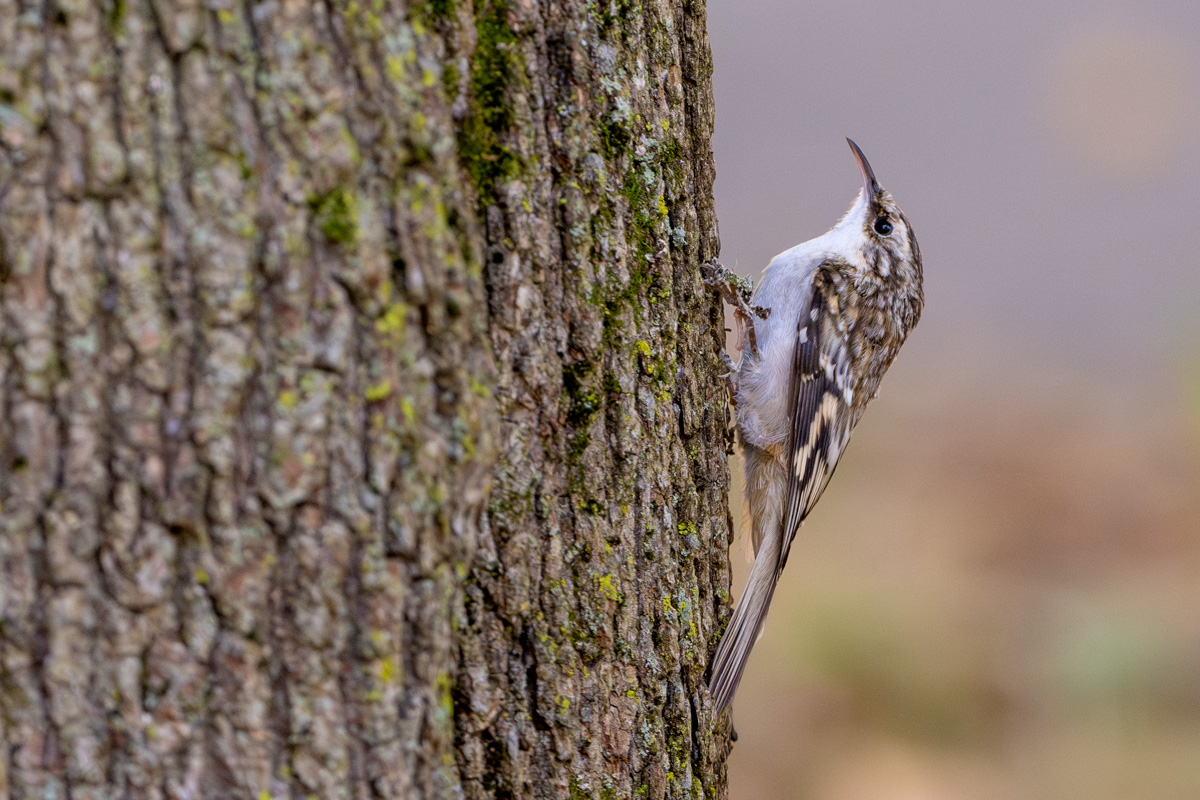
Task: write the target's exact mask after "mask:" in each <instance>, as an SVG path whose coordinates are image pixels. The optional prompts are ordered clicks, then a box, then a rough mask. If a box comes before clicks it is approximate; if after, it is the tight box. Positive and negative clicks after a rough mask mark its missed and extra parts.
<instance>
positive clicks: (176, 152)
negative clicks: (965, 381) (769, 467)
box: [0, 0, 730, 800]
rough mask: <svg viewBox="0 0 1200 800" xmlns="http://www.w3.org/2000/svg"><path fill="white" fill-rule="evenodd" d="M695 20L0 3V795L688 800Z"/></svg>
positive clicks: (701, 293) (700, 409) (705, 458)
mask: <svg viewBox="0 0 1200 800" xmlns="http://www.w3.org/2000/svg"><path fill="white" fill-rule="evenodd" d="M704 25H705V19H704V8H703V5H702V2H701V0H651V1H650V2H646V3H645V4H641V5H637V4H633V3H632V2H629V0H614V1H613V2H609V3H607V4H603V5H602V4H600V3H596V2H584V1H583V0H558V2H554V3H549V2H547V3H543V4H541V5H538V4H534V3H532V2H530V0H476V4H475V6H474V7H472V6H471V5H469V4H468V3H467V2H466V0H427V2H424V3H421V4H415V5H412V6H411V7H406V6H405V5H404V4H403V3H401V2H397V1H395V0H356V1H355V2H344V0H326V2H324V3H320V2H306V1H305V0H262V1H261V2H254V3H244V2H242V1H241V0H210V2H208V3H200V2H198V0H107V1H106V2H101V3H99V4H96V3H89V2H87V0H43V1H42V2H37V3H34V2H32V0H0V570H2V574H0V712H2V713H0V738H2V739H3V740H4V742H5V745H6V746H5V747H4V751H3V753H2V754H0V794H3V795H4V796H7V797H10V798H33V797H38V798H70V799H71V800H84V799H89V800H90V798H109V797H114V798H115V797H136V798H158V797H170V798H254V799H255V800H263V799H264V798H268V797H269V798H277V799H278V798H307V797H316V798H321V800H333V799H334V798H372V797H379V798H409V797H431V798H433V797H454V796H465V797H467V798H485V797H489V798H491V797H494V798H507V797H512V798H517V797H522V798H523V797H565V798H572V799H573V800H574V799H575V798H585V797H587V798H597V799H598V798H625V797H646V798H662V797H689V798H692V797H706V798H707V797H712V798H717V797H723V796H724V766H723V758H724V754H725V751H726V748H727V738H726V736H725V734H724V732H723V731H721V730H720V729H717V730H714V724H715V721H714V719H713V716H712V710H711V708H710V706H709V704H708V699H707V695H706V693H705V691H704V688H703V687H704V673H705V668H706V665H707V662H708V654H709V652H710V651H711V650H712V649H713V647H714V646H715V633H716V629H717V628H718V622H719V620H720V619H722V618H723V617H724V615H725V613H726V608H727V605H728V601H729V595H728V587H729V573H728V561H727V558H726V550H727V547H728V543H729V537H730V526H729V519H728V513H727V511H726V494H727V489H728V479H727V470H726V463H725V451H726V439H725V420H726V416H725V404H724V397H723V387H722V383H721V380H720V378H719V377H718V373H719V364H720V362H719V353H720V350H721V347H722V340H723V333H722V316H721V312H720V308H719V304H718V302H717V300H716V299H715V297H714V296H712V295H711V294H710V293H709V292H708V291H707V290H706V289H705V287H704V286H703V284H702V281H701V275H700V272H699V264H700V263H701V262H702V261H705V260H708V259H710V258H712V257H713V256H715V255H716V251H717V237H716V222H715V218H714V214H713V203H712V194H711V187H712V179H713V166H712V159H711V154H710V149H709V139H710V134H711V130H712V113H713V112H712V97H711V90H710V84H709V75H710V71H711V62H710V55H709V48H708V40H707V37H706V34H705V28H704Z"/></svg>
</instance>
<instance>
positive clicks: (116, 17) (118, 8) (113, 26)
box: [108, 0, 129, 36]
mask: <svg viewBox="0 0 1200 800" xmlns="http://www.w3.org/2000/svg"><path fill="white" fill-rule="evenodd" d="M128 13H129V4H128V3H127V2H126V0H113V4H112V9H111V10H110V11H109V13H108V27H109V29H110V30H111V31H112V32H113V35H114V36H116V35H117V34H118V33H120V32H121V27H122V26H123V25H124V24H125V16H126V15H127V14H128Z"/></svg>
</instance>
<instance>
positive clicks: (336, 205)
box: [308, 187, 358, 244]
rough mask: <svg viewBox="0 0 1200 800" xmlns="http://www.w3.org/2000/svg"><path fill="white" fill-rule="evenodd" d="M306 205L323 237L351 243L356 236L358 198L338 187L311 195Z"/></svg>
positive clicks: (335, 242)
mask: <svg viewBox="0 0 1200 800" xmlns="http://www.w3.org/2000/svg"><path fill="white" fill-rule="evenodd" d="M308 207H309V209H310V210H311V211H312V213H313V218H314V219H315V221H316V223H317V227H318V228H320V229H321V233H323V234H325V238H326V239H328V240H329V241H331V242H333V243H334V244H353V243H354V241H355V240H356V239H357V238H358V199H357V198H356V197H355V196H354V195H353V194H351V193H350V192H348V191H346V190H345V189H343V188H341V187H338V188H336V189H333V190H332V191H329V192H326V193H325V194H323V195H319V196H317V197H312V198H310V199H309V201H308Z"/></svg>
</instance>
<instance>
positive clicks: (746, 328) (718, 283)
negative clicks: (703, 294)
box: [701, 260, 771, 363]
mask: <svg viewBox="0 0 1200 800" xmlns="http://www.w3.org/2000/svg"><path fill="white" fill-rule="evenodd" d="M701 268H702V269H703V271H704V273H705V275H704V283H705V284H707V285H708V286H711V287H713V288H714V289H716V290H717V293H718V294H720V295H721V297H722V298H723V299H724V300H725V302H726V303H729V305H731V306H733V314H734V316H735V317H736V318H737V321H738V326H739V328H740V330H741V332H742V333H743V334H744V335H745V337H746V340H747V341H748V342H749V343H750V352H751V353H752V354H753V355H754V357H755V358H757V357H758V337H757V336H755V332H754V320H755V318H758V319H767V318H768V317H770V316H771V309H769V308H763V307H762V306H756V305H754V304H753V303H752V302H751V300H752V299H753V297H754V282H753V281H751V280H750V279H749V278H743V277H741V276H740V275H736V274H734V273H732V272H730V271H729V270H728V269H726V268H725V267H723V266H721V265H720V264H718V263H717V262H716V261H715V260H714V261H712V262H711V263H707V264H702V265H701ZM731 363H732V362H731Z"/></svg>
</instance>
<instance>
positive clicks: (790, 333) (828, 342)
mask: <svg viewBox="0 0 1200 800" xmlns="http://www.w3.org/2000/svg"><path fill="white" fill-rule="evenodd" d="M846 141H847V142H848V143H849V145H850V150H851V152H852V153H853V154H854V159H855V161H856V162H857V164H858V169H859V173H860V174H861V176H862V182H863V185H862V190H861V191H860V192H859V193H858V196H857V197H856V198H855V199H854V203H853V204H852V205H851V206H850V209H849V211H847V212H846V214H845V215H844V216H843V217H842V218H841V220H840V221H839V222H838V223H837V224H836V225H835V226H834V227H833V228H831V229H830V230H829V231H828V232H826V233H825V234H823V235H821V236H818V237H817V238H815V239H810V240H809V241H807V242H804V243H803V244H799V245H796V246H795V247H793V248H791V249H789V250H785V251H784V252H782V253H780V254H779V255H777V256H775V257H774V258H773V259H771V261H770V263H769V264H768V265H767V267H766V269H765V270H764V271H763V274H762V278H761V279H760V281H759V283H758V287H757V288H756V289H754V290H753V292H752V293H751V291H750V286H749V285H748V284H747V282H745V281H743V280H740V279H738V278H737V277H736V276H734V275H733V274H732V273H730V272H729V271H728V270H726V269H725V268H723V267H720V266H719V265H715V266H714V269H715V271H716V275H715V277H714V279H713V280H711V281H710V283H713V284H714V285H716V286H717V287H718V289H719V290H720V291H721V294H722V295H723V296H724V297H725V299H726V300H727V301H729V302H730V303H731V304H733V306H734V310H735V316H736V317H737V319H738V323H739V329H740V330H741V332H742V334H743V335H742V336H741V339H742V341H743V343H742V346H741V358H740V360H739V361H738V362H737V363H736V364H734V363H733V361H732V359H728V364H729V372H728V374H727V378H728V381H729V385H730V386H729V388H730V401H731V402H730V405H731V406H732V410H733V417H734V420H735V422H736V427H737V433H738V439H739V441H740V443H741V447H742V452H743V456H744V469H745V478H746V481H745V485H746V500H747V504H748V506H749V514H750V522H751V538H752V543H753V546H754V554H755V559H754V566H753V567H752V569H751V571H750V579H749V582H748V583H747V585H746V590H745V591H744V592H743V593H742V596H741V598H740V599H739V601H738V603H737V606H736V607H735V608H734V612H733V616H732V618H731V619H730V621H729V624H728V625H727V626H726V628H725V631H724V633H723V634H722V636H721V640H720V642H719V643H718V645H717V650H716V654H715V656H714V658H713V663H712V671H711V677H710V679H709V684H708V690H709V695H710V696H711V698H712V701H713V706H714V708H715V710H716V712H717V713H720V712H721V711H722V710H724V709H725V708H726V707H728V706H729V705H730V703H731V701H732V700H733V696H734V693H735V692H736V691H737V687H738V683H739V682H740V681H741V678H742V672H743V670H744V669H745V667H746V661H747V659H748V658H749V656H750V650H751V648H752V647H753V646H754V644H755V643H756V642H757V641H758V638H759V637H760V636H761V635H762V629H763V623H764V621H765V620H766V616H767V610H768V608H769V607H770V605H771V598H772V597H773V596H774V594H775V587H776V585H777V584H778V582H779V577H780V574H781V573H782V571H783V568H784V565H785V564H786V563H787V557H788V552H789V550H790V549H791V546H792V541H793V539H794V538H795V536H796V532H797V530H798V529H799V528H800V524H801V523H802V522H803V521H804V519H805V517H807V516H808V514H809V512H810V511H812V508H813V506H814V505H816V503H817V500H819V499H820V497H821V493H822V492H823V491H824V490H825V487H826V486H827V485H828V483H829V479H830V477H831V476H832V475H833V471H834V469H835V468H836V467H837V465H838V461H839V459H840V458H841V456H842V453H843V452H845V449H846V444H847V442H848V441H849V439H850V433H851V431H852V430H853V429H854V426H855V425H856V424H857V423H858V420H859V419H860V418H861V417H862V414H863V411H865V410H866V407H867V404H868V403H869V402H870V401H871V400H872V399H874V397H875V396H876V394H877V392H878V390H879V383H880V381H881V380H882V379H883V375H884V373H885V372H886V371H887V369H888V367H889V366H891V364H892V361H893V359H895V357H896V354H897V353H898V352H899V350H900V346H901V345H902V344H904V341H905V339H906V338H907V337H908V335H909V333H910V332H911V331H912V329H913V328H914V327H915V326H916V324H917V322H918V320H919V319H920V317H921V310H922V308H923V306H924V302H925V295H924V288H923V275H922V266H921V250H920V248H919V246H918V245H917V238H916V236H915V235H914V234H913V229H912V225H911V224H910V223H909V221H908V217H906V216H905V215H904V212H902V211H901V210H900V207H899V206H898V205H896V201H895V200H894V199H893V198H892V195H891V194H890V193H889V192H888V191H887V190H886V189H884V188H883V187H882V186H880V185H879V182H878V181H877V180H876V178H875V172H874V171H873V170H872V169H871V165H870V163H869V162H868V161H867V157H866V156H865V155H863V152H862V150H861V149H860V148H859V147H858V145H857V144H855V143H854V141H853V140H851V139H849V138H847V139H846Z"/></svg>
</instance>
